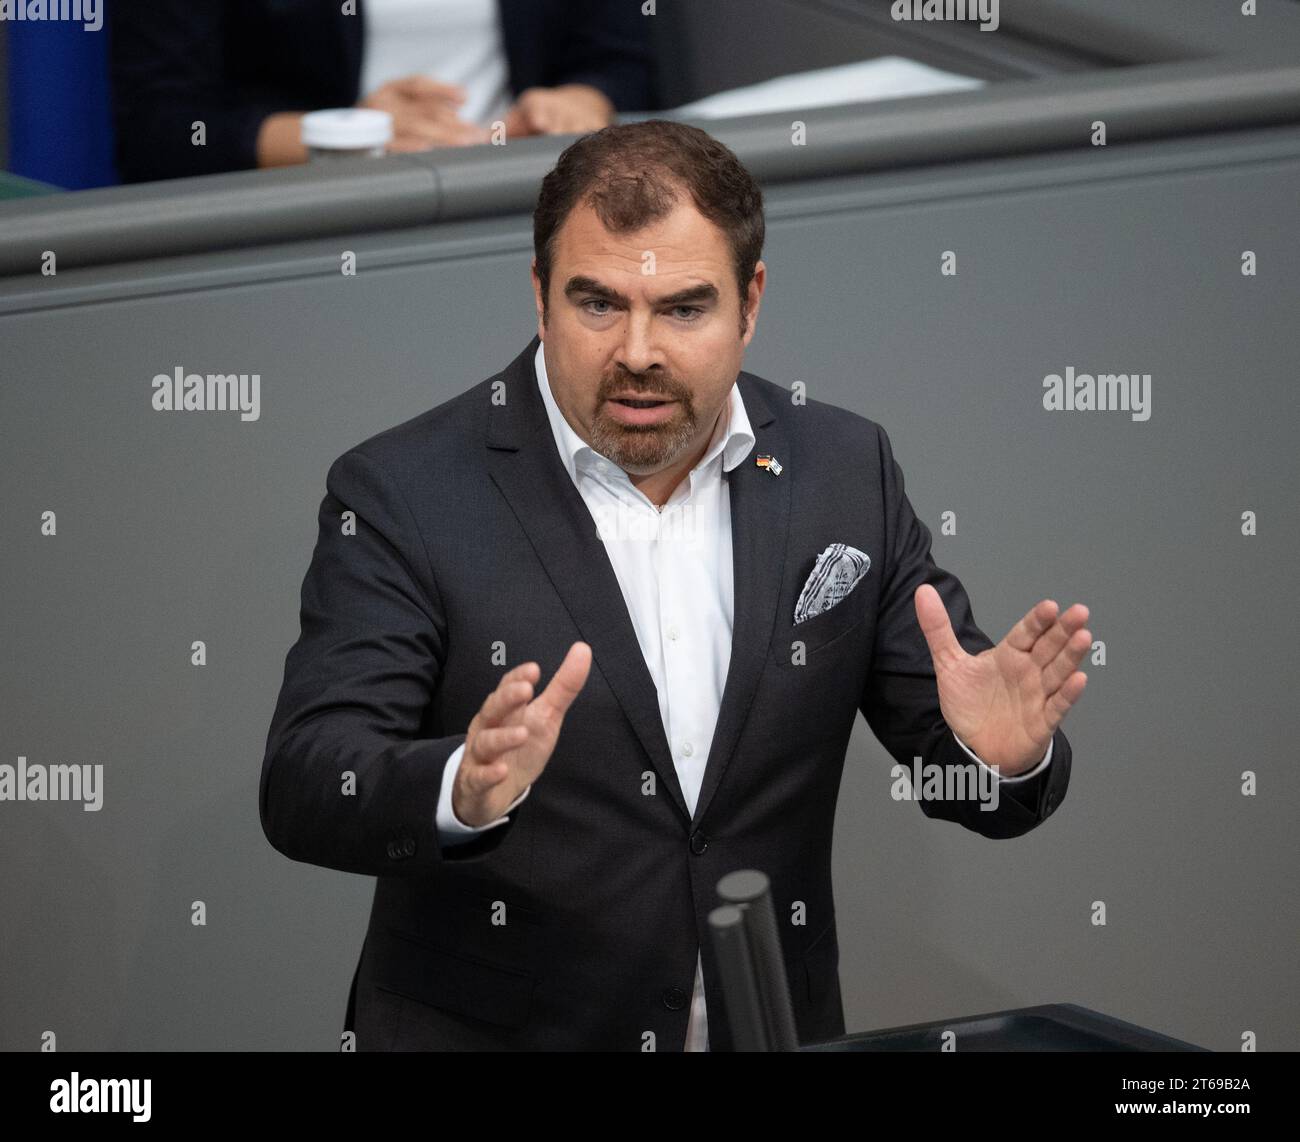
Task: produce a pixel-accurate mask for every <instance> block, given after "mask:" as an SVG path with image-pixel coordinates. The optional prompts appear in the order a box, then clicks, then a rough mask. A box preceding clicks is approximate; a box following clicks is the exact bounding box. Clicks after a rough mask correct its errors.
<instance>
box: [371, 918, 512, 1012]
mask: <svg viewBox="0 0 1300 1142" xmlns="http://www.w3.org/2000/svg"><path fill="white" fill-rule="evenodd" d="M373 978H374V984H375V986H376V987H378V988H382V989H383V990H384V991H391V992H394V993H395V994H397V995H401V996H405V997H406V998H407V999H413V1000H415V1001H416V1002H417V1003H423V1004H427V1005H428V1006H429V1007H437V1008H440V1009H442V1010H444V1011H451V1012H454V1013H455V1014H457V1015H464V1016H467V1017H469V1018H471V1019H481V1020H483V1021H484V1022H486V1023H492V1024H495V1025H497V1026H499V1027H522V1026H523V1025H524V1024H525V1023H526V1022H527V1021H528V1015H529V1012H530V1011H531V1010H532V1004H533V989H534V987H536V985H537V978H536V977H535V976H533V975H531V974H529V973H528V972H524V971H520V970H517V969H515V968H510V967H506V966H504V965H502V964H493V963H489V962H487V961H486V960H482V959H476V958H473V957H470V956H466V955H460V954H458V953H454V952H449V951H446V950H445V949H443V948H440V947H436V946H435V945H433V944H431V943H428V942H427V941H425V940H421V939H418V938H417V937H414V936H412V935H411V934H410V933H409V932H401V931H398V930H397V929H396V928H389V929H388V930H387V931H386V932H385V934H384V936H383V938H382V939H381V940H380V941H378V943H377V946H376V948H375V967H374V977H373Z"/></svg>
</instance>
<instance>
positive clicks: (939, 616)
mask: <svg viewBox="0 0 1300 1142" xmlns="http://www.w3.org/2000/svg"><path fill="white" fill-rule="evenodd" d="M913 602H914V603H915V605H916V621H917V622H918V623H920V624H921V633H922V634H923V635H925V641H926V645H927V646H929V648H930V657H931V658H932V659H934V662H935V665H936V666H937V665H938V664H939V663H941V662H945V661H947V662H953V661H956V660H958V659H960V658H962V657H964V656H965V654H966V652H965V651H964V650H963V649H962V646H961V643H959V642H958V641H957V636H956V635H955V634H953V630H952V623H951V622H950V621H949V619H948V609H947V608H946V607H945V606H944V605H943V599H942V598H940V597H939V592H938V591H936V590H935V589H934V588H933V587H932V586H930V584H929V583H922V584H921V585H920V586H919V587H917V589H916V594H915V595H914V596H913Z"/></svg>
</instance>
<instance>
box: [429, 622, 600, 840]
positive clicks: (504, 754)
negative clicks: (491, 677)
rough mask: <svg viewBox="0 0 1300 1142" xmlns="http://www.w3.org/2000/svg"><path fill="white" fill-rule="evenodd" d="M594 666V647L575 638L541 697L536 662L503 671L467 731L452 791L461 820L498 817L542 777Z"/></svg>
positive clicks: (474, 823) (479, 822) (478, 821)
mask: <svg viewBox="0 0 1300 1142" xmlns="http://www.w3.org/2000/svg"><path fill="white" fill-rule="evenodd" d="M590 670H591V647H590V646H589V645H588V644H587V643H585V642H575V643H574V644H573V645H572V646H571V647H569V653H568V654H566V655H565V656H564V661H563V662H561V663H560V665H559V668H558V669H557V670H556V671H555V676H554V677H553V678H552V679H551V682H550V685H549V686H547V687H546V689H545V690H543V691H542V692H541V693H540V694H539V695H538V696H537V697H536V698H532V694H533V686H534V684H535V683H536V682H537V680H538V678H539V677H540V676H541V667H540V666H538V665H537V663H536V662H524V663H521V664H520V665H519V666H516V667H515V668H514V669H513V670H511V671H508V672H507V673H506V674H505V675H503V676H502V678H501V681H500V682H499V683H498V684H497V688H496V689H495V690H493V691H492V693H491V694H489V695H488V696H487V700H486V701H484V703H483V705H482V706H481V707H480V708H479V712H478V713H477V714H475V715H474V718H473V720H472V721H471V722H470V724H469V731H468V732H467V734H466V736H465V752H464V754H463V755H462V756H461V760H460V766H459V768H458V769H457V770H456V783H455V786H454V787H453V789H452V794H451V807H452V811H453V812H454V813H455V814H456V817H457V819H458V820H460V821H463V822H464V823H465V824H466V825H472V826H474V827H476V828H477V827H480V826H482V825H486V824H488V823H489V822H490V821H495V820H496V819H497V818H498V817H499V816H501V814H502V813H504V812H505V810H506V807H507V806H508V805H509V804H510V803H511V802H512V801H513V800H514V799H515V798H516V797H518V796H519V794H520V793H522V792H523V791H524V790H525V789H526V788H528V786H529V785H531V784H532V783H533V782H534V781H535V780H536V779H537V776H538V774H540V773H541V772H542V770H543V769H545V768H546V763H547V762H548V761H549V760H550V758H551V753H552V752H553V751H554V749H555V743H556V742H557V741H558V740H559V737H560V727H561V725H562V724H563V722H564V715H565V713H566V712H567V711H568V709H569V707H570V706H571V705H572V704H573V700H574V699H575V698H576V697H577V696H578V694H579V693H580V692H581V690H582V687H583V686H584V685H585V684H586V681H587V675H588V673H589V672H590ZM530 698H532V701H529V699H530Z"/></svg>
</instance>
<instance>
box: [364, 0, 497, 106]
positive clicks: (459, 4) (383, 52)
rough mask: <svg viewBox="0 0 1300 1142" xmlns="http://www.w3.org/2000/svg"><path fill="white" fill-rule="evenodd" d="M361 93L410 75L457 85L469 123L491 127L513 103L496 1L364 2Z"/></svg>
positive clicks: (423, 0) (396, 0)
mask: <svg viewBox="0 0 1300 1142" xmlns="http://www.w3.org/2000/svg"><path fill="white" fill-rule="evenodd" d="M362 11H363V13H364V15H365V21H366V29H365V31H366V34H365V41H364V50H363V54H362V61H361V94H362V96H363V97H364V96H367V95H370V94H371V93H372V92H373V91H374V90H375V89H376V88H378V87H382V86H383V85H384V84H385V83H388V82H390V81H391V80H394V79H401V78H403V77H404V76H408V75H427V76H429V77H430V78H432V79H436V80H439V81H441V82H442V83H459V84H461V85H462V86H463V87H464V88H465V102H464V103H462V104H461V105H460V107H459V108H458V109H457V114H459V115H460V117H461V118H462V119H464V120H465V121H466V122H467V123H476V124H478V125H479V126H480V127H489V126H491V125H492V123H493V122H494V121H495V120H497V119H503V118H504V117H505V113H506V111H507V110H509V108H510V104H511V102H512V100H511V95H510V84H509V78H510V66H509V63H508V61H507V59H506V53H505V48H504V46H503V42H502V38H501V14H500V12H499V10H498V8H497V0H365V4H364V5H363V6H362Z"/></svg>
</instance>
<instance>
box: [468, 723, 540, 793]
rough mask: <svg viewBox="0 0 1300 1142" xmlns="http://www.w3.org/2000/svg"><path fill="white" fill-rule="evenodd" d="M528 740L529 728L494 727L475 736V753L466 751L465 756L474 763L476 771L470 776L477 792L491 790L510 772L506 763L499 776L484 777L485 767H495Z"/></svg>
mask: <svg viewBox="0 0 1300 1142" xmlns="http://www.w3.org/2000/svg"><path fill="white" fill-rule="evenodd" d="M527 740H528V727H527V726H492V727H490V728H488V729H486V730H479V731H478V733H476V734H475V735H474V749H473V751H470V750H466V751H465V754H464V755H463V756H464V758H466V759H468V760H469V761H470V762H471V763H472V764H471V770H472V771H475V772H471V773H470V774H469V775H468V777H469V780H470V783H471V785H472V787H473V788H474V789H475V791H479V790H482V789H489V788H491V787H492V786H493V785H496V784H497V783H498V782H499V781H500V780H501V779H502V778H503V777H505V776H506V774H507V773H509V772H510V769H509V766H507V765H505V764H504V762H503V763H502V768H501V771H500V773H499V774H498V773H489V774H487V775H484V774H483V773H482V772H481V770H482V769H483V767H485V766H491V765H494V764H495V763H496V762H498V761H500V760H501V755H502V754H505V753H509V752H510V751H511V750H512V749H518V748H519V747H520V746H521V745H523V744H524V742H526V741H527Z"/></svg>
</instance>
